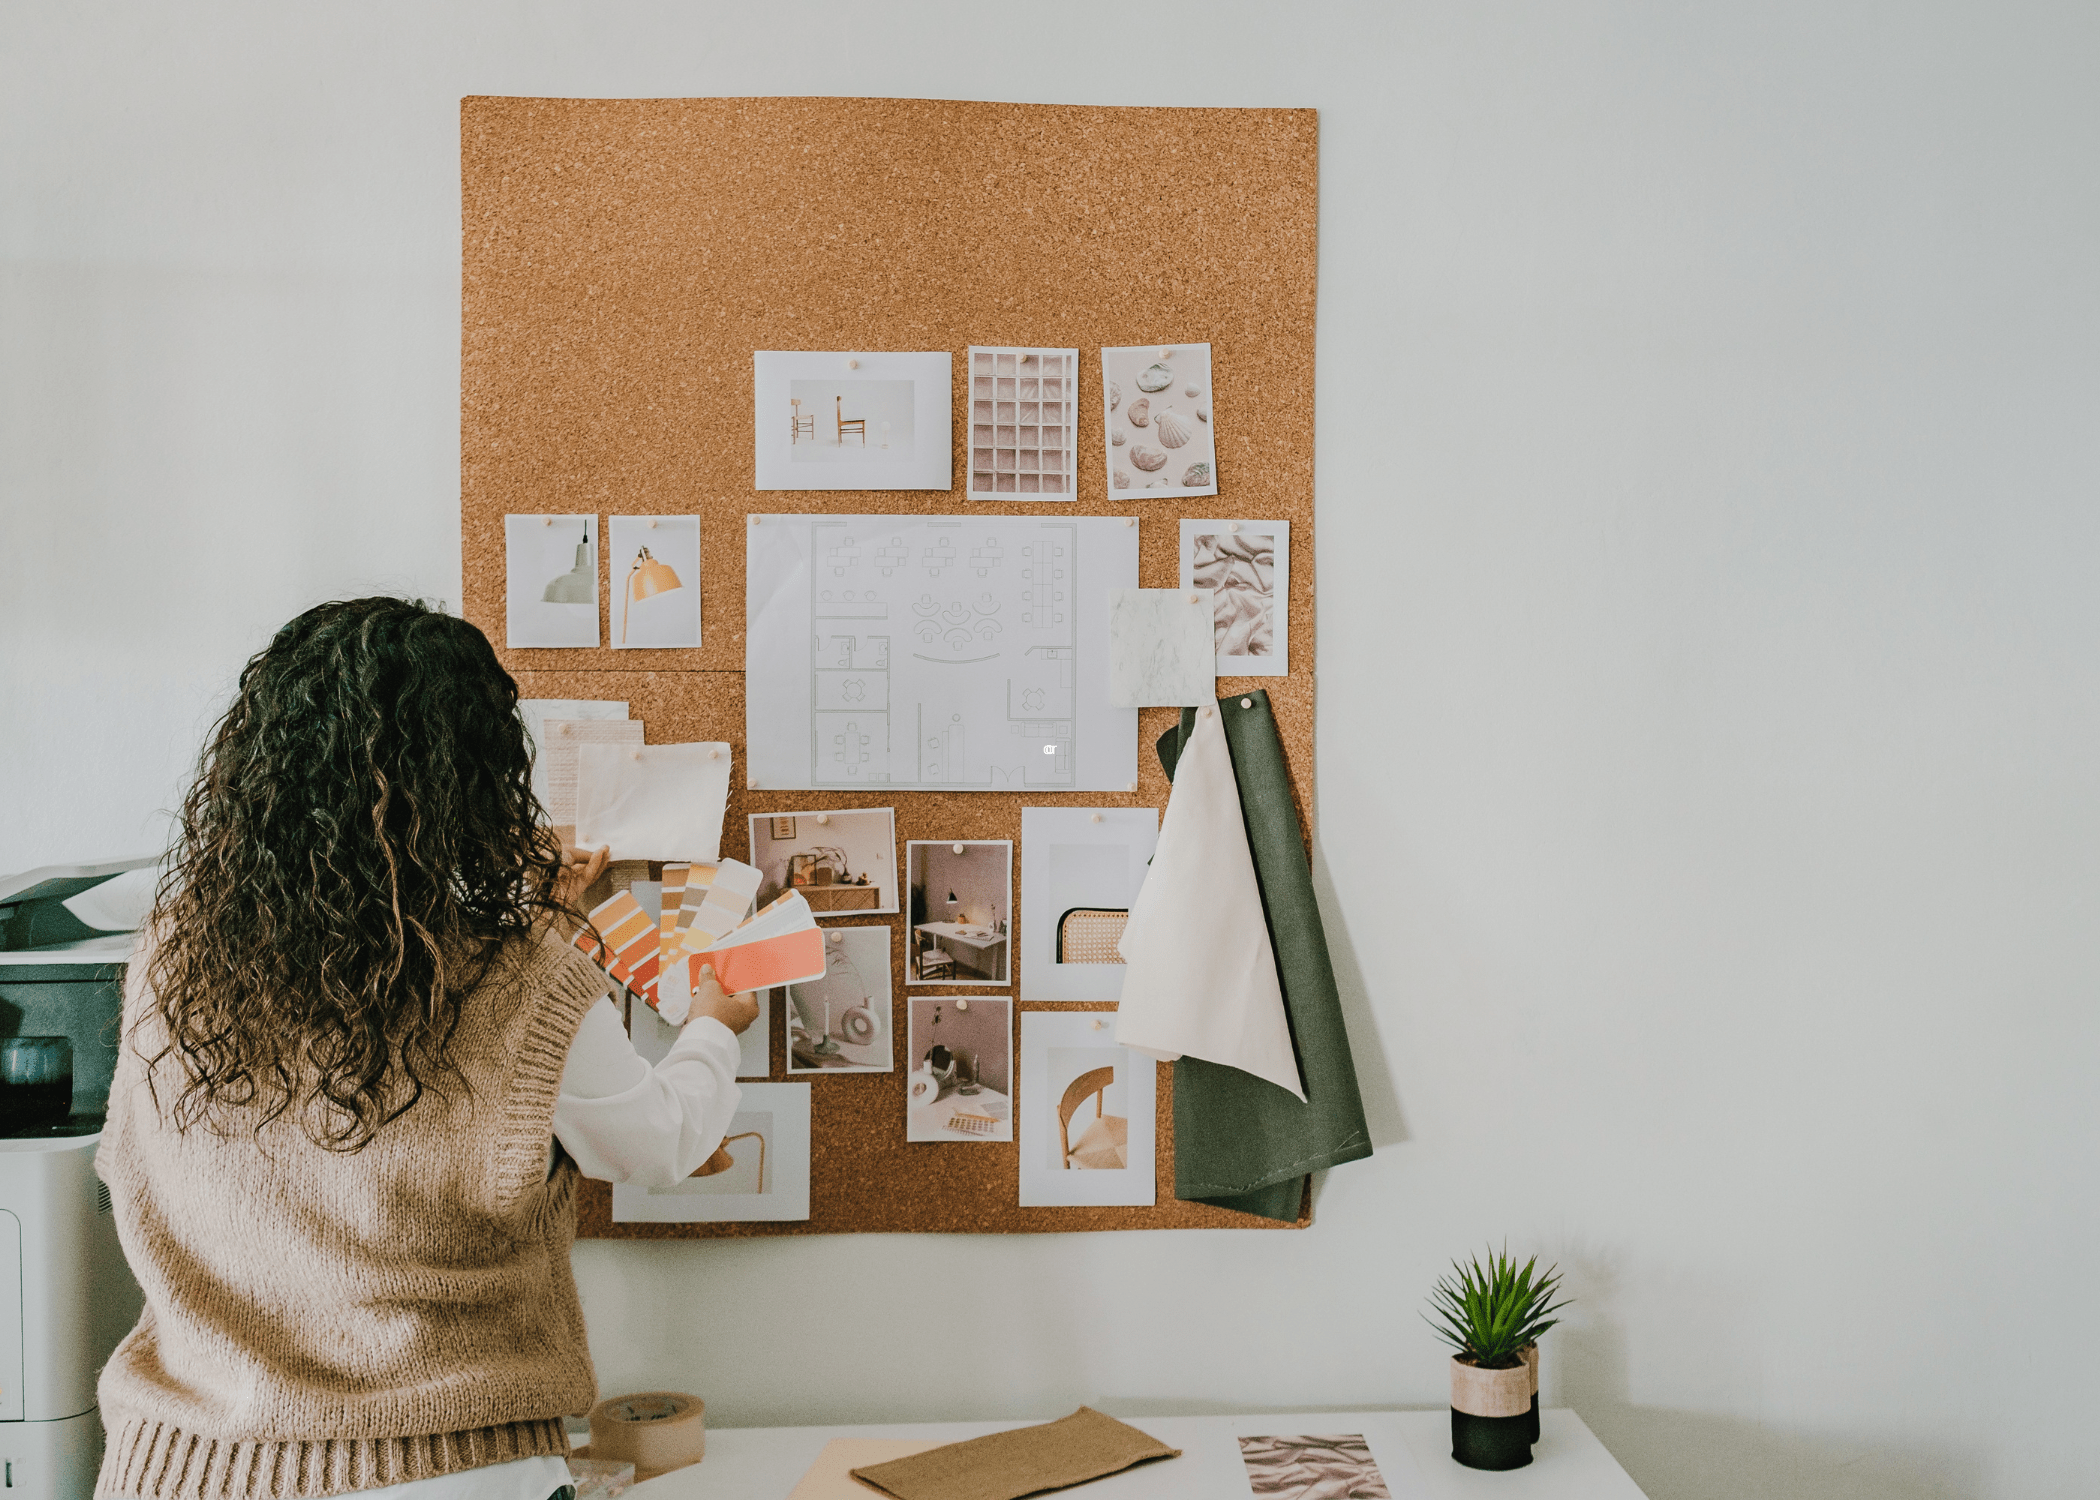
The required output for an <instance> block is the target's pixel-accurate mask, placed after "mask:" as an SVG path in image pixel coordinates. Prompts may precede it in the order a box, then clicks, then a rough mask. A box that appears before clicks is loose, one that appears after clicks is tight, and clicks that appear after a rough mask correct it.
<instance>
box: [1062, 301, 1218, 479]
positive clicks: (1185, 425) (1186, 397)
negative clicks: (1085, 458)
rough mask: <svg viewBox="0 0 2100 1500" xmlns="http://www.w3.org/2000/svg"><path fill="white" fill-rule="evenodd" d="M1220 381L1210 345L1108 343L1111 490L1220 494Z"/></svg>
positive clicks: (1105, 400)
mask: <svg viewBox="0 0 2100 1500" xmlns="http://www.w3.org/2000/svg"><path fill="white" fill-rule="evenodd" d="M1167 331H1172V330H1167ZM1217 384H1218V382H1217V372H1216V371H1214V370H1213V369H1212V368H1211V347H1210V345H1209V344H1177V343H1173V342H1171V341H1164V342H1161V343H1157V344H1149V345H1130V346H1124V347H1117V346H1113V345H1110V346H1106V347H1104V348H1103V349H1102V351H1101V429H1100V431H1101V437H1100V443H1101V449H1100V452H1101V456H1102V459H1103V463H1102V469H1101V471H1102V473H1103V474H1104V475H1105V476H1106V478H1107V480H1108V485H1109V488H1110V489H1111V490H1133V489H1134V490H1137V491H1140V492H1144V494H1145V498H1148V499H1149V498H1151V497H1150V493H1149V492H1150V491H1153V490H1158V491H1160V492H1161V494H1162V497H1165V496H1167V495H1171V496H1173V497H1175V498H1176V499H1180V498H1183V497H1186V496H1193V495H1215V494H1217V493H1218V438H1217V432H1216V428H1215V424H1214V422H1213V420H1212V415H1211V414H1212V411H1213V408H1214V407H1215V405H1216V396H1217ZM1023 420H1025V418H1024V419H1023ZM1170 458H1171V459H1173V460H1174V462H1172V463H1171V464H1170V463H1168V461H1167V460H1168V459H1170ZM1119 476H1120V477H1119Z"/></svg>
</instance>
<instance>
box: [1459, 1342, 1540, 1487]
mask: <svg viewBox="0 0 2100 1500" xmlns="http://www.w3.org/2000/svg"><path fill="white" fill-rule="evenodd" d="M1533 1420H1534V1419H1533V1416H1532V1374H1531V1366H1530V1364H1529V1363H1527V1362H1525V1361H1522V1360H1520V1361H1518V1362H1517V1363H1516V1364H1515V1365H1513V1366H1511V1367H1510V1368H1509V1369H1507V1370H1483V1369H1481V1368H1480V1367H1479V1366H1478V1365H1474V1364H1468V1363H1467V1362H1466V1361H1465V1360H1464V1359H1463V1358H1462V1357H1458V1356H1454V1357H1453V1358H1452V1360H1451V1456H1452V1457H1453V1458H1454V1459H1456V1460H1457V1461H1458V1462H1459V1463H1462V1464H1464V1465H1465V1466H1466V1467H1467V1468H1469V1469H1521V1468H1523V1467H1524V1466H1525V1465H1526V1464H1528V1463H1530V1462H1531V1432H1532V1422H1533Z"/></svg>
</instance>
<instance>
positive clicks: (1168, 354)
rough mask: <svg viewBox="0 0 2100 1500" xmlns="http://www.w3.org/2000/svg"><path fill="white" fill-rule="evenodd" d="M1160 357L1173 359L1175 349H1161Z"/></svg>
mask: <svg viewBox="0 0 2100 1500" xmlns="http://www.w3.org/2000/svg"><path fill="white" fill-rule="evenodd" d="M1159 357H1160V358H1161V359H1172V358H1173V357H1174V351H1173V350H1172V349H1162V350H1160V351H1159Z"/></svg>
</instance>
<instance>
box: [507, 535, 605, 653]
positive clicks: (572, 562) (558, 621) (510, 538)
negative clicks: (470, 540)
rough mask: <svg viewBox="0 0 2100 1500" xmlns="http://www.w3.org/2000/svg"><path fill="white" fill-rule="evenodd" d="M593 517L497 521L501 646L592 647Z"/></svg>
mask: <svg viewBox="0 0 2100 1500" xmlns="http://www.w3.org/2000/svg"><path fill="white" fill-rule="evenodd" d="M597 528H598V518H597V517H596V516H505V517H504V518H503V643H504V644H505V645H506V646H514V647H515V646H527V647H530V646H595V645H597V644H598V560H597V559H598V548H597V539H598V532H597Z"/></svg>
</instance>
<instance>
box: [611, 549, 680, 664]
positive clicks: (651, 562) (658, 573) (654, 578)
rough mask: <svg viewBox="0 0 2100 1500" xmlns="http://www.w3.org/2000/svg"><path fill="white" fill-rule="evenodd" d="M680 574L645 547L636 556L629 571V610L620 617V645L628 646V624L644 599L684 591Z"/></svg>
mask: <svg viewBox="0 0 2100 1500" xmlns="http://www.w3.org/2000/svg"><path fill="white" fill-rule="evenodd" d="M684 587H685V585H684V584H683V583H681V582H679V579H678V574H677V573H676V572H674V571H673V570H672V568H671V565H670V564H669V563H661V562H658V561H657V560H656V559H655V558H654V557H651V556H650V555H649V549H648V548H647V547H644V548H642V549H641V551H639V552H637V553H636V554H635V555H634V566H633V567H631V568H629V569H628V570H627V608H626V609H625V610H624V611H622V612H621V615H620V644H621V645H623V646H624V645H626V644H627V624H628V621H629V620H631V619H632V618H633V617H634V607H635V606H636V605H637V604H639V603H641V602H642V601H643V600H644V599H651V598H654V597H655V596H656V595H658V594H668V593H670V592H671V590H673V589H682V588H684Z"/></svg>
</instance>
